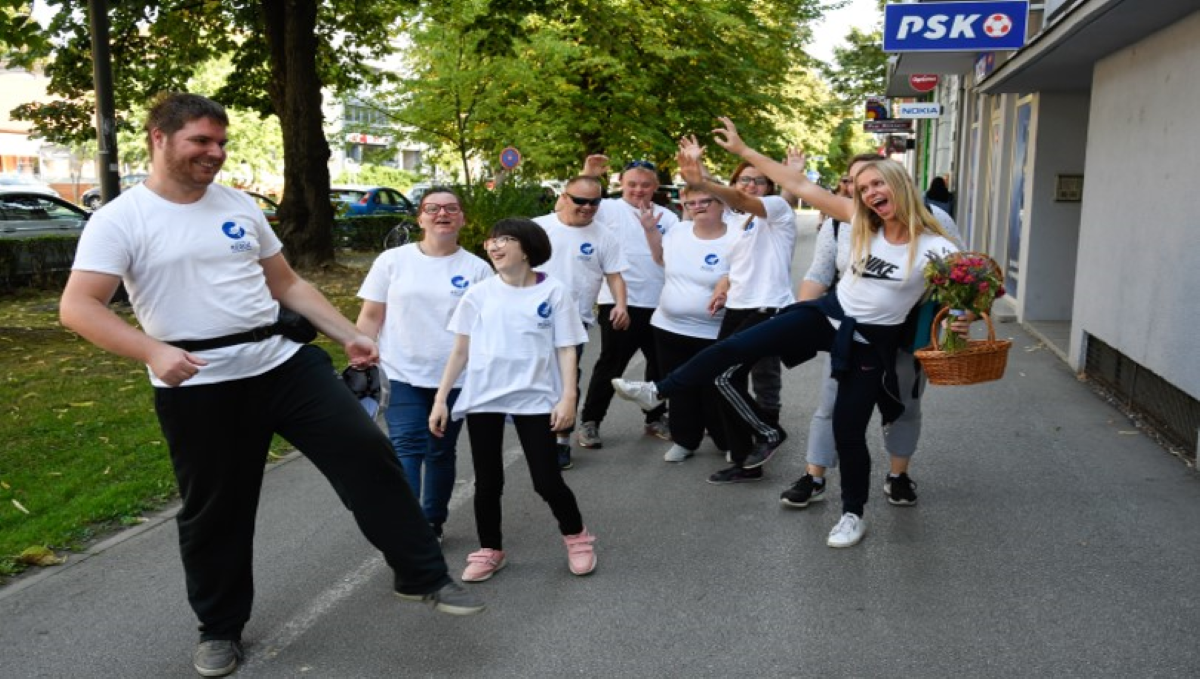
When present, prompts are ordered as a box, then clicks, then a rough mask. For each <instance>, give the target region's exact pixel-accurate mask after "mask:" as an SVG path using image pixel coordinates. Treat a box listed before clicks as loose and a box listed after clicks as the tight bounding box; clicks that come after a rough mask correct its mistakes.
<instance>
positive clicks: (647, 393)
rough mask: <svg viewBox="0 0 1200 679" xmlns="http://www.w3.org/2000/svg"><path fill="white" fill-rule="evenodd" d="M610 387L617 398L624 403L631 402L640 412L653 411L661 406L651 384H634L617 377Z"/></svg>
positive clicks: (659, 399)
mask: <svg viewBox="0 0 1200 679" xmlns="http://www.w3.org/2000/svg"><path fill="white" fill-rule="evenodd" d="M612 385H613V389H614V390H616V392H617V396H620V397H621V398H623V399H625V400H626V401H633V402H634V403H636V404H637V406H638V407H639V408H641V409H642V410H654V409H655V408H657V407H659V406H660V405H662V402H663V400H662V399H661V398H659V397H658V392H657V391H655V389H654V383H653V382H634V381H632V380H623V379H621V378H620V377H617V378H614V379H613V381H612Z"/></svg>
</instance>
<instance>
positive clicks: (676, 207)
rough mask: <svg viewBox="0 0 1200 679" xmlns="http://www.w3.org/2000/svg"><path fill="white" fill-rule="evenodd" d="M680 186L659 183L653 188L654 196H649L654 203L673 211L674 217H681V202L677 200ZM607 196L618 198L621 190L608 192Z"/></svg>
mask: <svg viewBox="0 0 1200 679" xmlns="http://www.w3.org/2000/svg"><path fill="white" fill-rule="evenodd" d="M682 188H683V187H682V186H675V185H674V184H660V185H659V187H658V188H657V189H655V190H654V196H653V198H651V200H653V201H654V204H655V205H661V206H663V207H665V208H667V209H668V210H670V211H671V212H674V213H675V216H676V217H681V216H683V204H682V203H680V202H679V190H680V189H682ZM608 197H609V198H620V197H621V190H620V189H617V190H616V191H612V192H610V193H609V194H608Z"/></svg>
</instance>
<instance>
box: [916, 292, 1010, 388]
mask: <svg viewBox="0 0 1200 679" xmlns="http://www.w3.org/2000/svg"><path fill="white" fill-rule="evenodd" d="M948 311H949V309H948V308H946V307H943V308H942V309H941V310H940V311H938V313H937V316H935V317H934V319H933V327H931V328H930V330H929V337H930V340H931V341H932V342H933V344H932V345H931V346H929V347H926V348H924V349H920V350H918V351H917V352H915V355H916V357H917V360H919V361H920V362H921V368H922V369H924V370H925V375H926V376H927V377H928V378H929V382H930V383H931V384H937V385H941V386H963V385H967V384H979V383H980V382H990V381H992V380H998V379H1000V378H1001V377H1003V376H1004V368H1005V366H1006V365H1008V350H1009V349H1011V348H1012V341H1011V340H997V339H996V328H995V327H993V326H992V319H991V317H990V316H988V315H987V314H982V316H983V320H985V321H987V326H988V338H987V339H986V340H967V346H966V347H964V348H963V349H960V350H958V351H956V352H954V353H952V354H951V353H947V352H945V351H942V350H941V348H939V347H938V326H939V325H940V324H941V322H942V319H943V318H945V317H946V313H947V312H948Z"/></svg>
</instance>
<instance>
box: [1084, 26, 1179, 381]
mask: <svg viewBox="0 0 1200 679" xmlns="http://www.w3.org/2000/svg"><path fill="white" fill-rule="evenodd" d="M1197 64H1200V13H1197V14H1193V15H1191V16H1189V17H1187V18H1186V19H1183V20H1182V21H1180V22H1178V23H1176V24H1174V25H1173V26H1171V27H1169V28H1167V29H1164V30H1163V31H1160V32H1158V33H1156V34H1154V35H1151V36H1149V37H1148V38H1146V39H1144V40H1142V41H1140V42H1138V43H1136V44H1134V45H1132V46H1130V47H1128V48H1126V49H1124V50H1121V51H1120V52H1116V53H1114V54H1113V55H1111V56H1109V57H1107V58H1105V59H1103V60H1102V61H1100V62H1098V63H1097V64H1096V68H1095V72H1094V73H1095V75H1094V80H1093V90H1092V102H1091V113H1090V124H1089V127H1088V148H1087V163H1086V169H1085V175H1086V177H1085V180H1084V182H1085V184H1084V203H1083V214H1082V228H1081V230H1080V238H1079V260H1078V274H1077V276H1076V280H1075V306H1074V326H1073V334H1074V336H1073V337H1072V342H1071V344H1072V347H1073V350H1072V355H1071V363H1072V365H1074V366H1075V367H1076V368H1079V367H1081V365H1082V361H1083V357H1082V356H1079V355H1078V353H1079V352H1078V347H1079V346H1080V341H1079V337H1080V333H1083V332H1087V333H1090V334H1092V335H1095V336H1096V337H1098V338H1100V339H1102V340H1103V341H1105V342H1106V343H1108V344H1110V345H1112V346H1113V347H1114V348H1116V349H1117V350H1118V351H1120V352H1121V353H1123V354H1125V355H1127V356H1129V357H1130V358H1131V359H1133V360H1134V361H1137V362H1138V363H1140V364H1142V365H1143V366H1145V367H1147V368H1148V369H1150V370H1151V371H1153V372H1154V373H1156V374H1158V375H1160V376H1162V377H1164V378H1165V379H1167V380H1168V381H1169V382H1171V383H1172V384H1174V385H1175V386H1177V387H1178V388H1180V389H1182V390H1183V391H1185V392H1186V393H1188V394H1189V395H1190V396H1192V397H1195V398H1200V299H1198V298H1200V173H1197V166H1198V165H1200V132H1198V131H1197V129H1196V122H1195V120H1194V118H1195V112H1196V111H1200V68H1197V67H1196V65H1197Z"/></svg>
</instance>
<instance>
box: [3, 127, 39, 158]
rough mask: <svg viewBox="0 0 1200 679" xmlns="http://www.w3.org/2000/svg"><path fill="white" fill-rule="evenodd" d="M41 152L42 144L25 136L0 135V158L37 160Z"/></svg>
mask: <svg viewBox="0 0 1200 679" xmlns="http://www.w3.org/2000/svg"><path fill="white" fill-rule="evenodd" d="M41 150H42V142H41V141H35V140H33V139H30V138H29V137H28V136H27V135H24V134H9V133H0V156H19V157H23V158H37V157H38V153H40V152H41Z"/></svg>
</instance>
